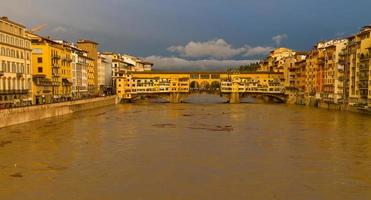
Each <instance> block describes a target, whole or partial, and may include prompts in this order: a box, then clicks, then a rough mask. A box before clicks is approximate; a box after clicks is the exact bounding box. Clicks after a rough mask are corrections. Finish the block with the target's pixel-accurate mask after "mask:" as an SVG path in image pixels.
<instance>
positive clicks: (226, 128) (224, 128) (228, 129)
mask: <svg viewBox="0 0 371 200" xmlns="http://www.w3.org/2000/svg"><path fill="white" fill-rule="evenodd" d="M188 128H189V129H194V130H207V131H218V132H219V131H220V132H222V131H224V132H231V131H233V130H234V129H233V127H232V126H215V127H188Z"/></svg>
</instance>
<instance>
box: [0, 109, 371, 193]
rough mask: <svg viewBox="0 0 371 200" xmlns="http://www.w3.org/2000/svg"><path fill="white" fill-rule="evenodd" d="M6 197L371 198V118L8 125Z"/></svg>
mask: <svg viewBox="0 0 371 200" xmlns="http://www.w3.org/2000/svg"><path fill="white" fill-rule="evenodd" d="M0 199H1V200H8V199H9V200H28V199H30V200H34V199H48V200H52V199H53V200H54V199H57V200H59V199H60V200H67V199H71V200H74V199H77V200H80V199H81V200H85V199H89V200H101V199H128V200H147V199H150V200H167V199H169V200H178V199H179V200H183V199H184V200H186V199H187V200H188V199H195V200H206V199H210V200H219V199H223V200H224V199H232V200H234V199H236V200H239V199H241V200H242V199H308V200H309V199H357V200H362V199H365V200H366V199H371V117H370V116H367V115H361V114H355V113H347V112H337V111H328V110H322V109H314V108H310V107H302V106H289V105H281V104H279V105H278V104H239V105H229V104H125V105H116V106H109V107H105V108H100V109H96V110H90V111H86V112H80V113H76V114H72V115H66V116H63V117H58V118H52V119H47V120H43V121H38V122H32V123H27V124H22V125H18V126H13V127H8V128H4V129H0Z"/></svg>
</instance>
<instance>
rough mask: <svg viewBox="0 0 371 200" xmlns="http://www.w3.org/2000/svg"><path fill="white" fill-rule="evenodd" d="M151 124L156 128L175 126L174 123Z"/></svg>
mask: <svg viewBox="0 0 371 200" xmlns="http://www.w3.org/2000/svg"><path fill="white" fill-rule="evenodd" d="M152 126H154V127H157V128H175V127H176V126H175V124H153V125H152Z"/></svg>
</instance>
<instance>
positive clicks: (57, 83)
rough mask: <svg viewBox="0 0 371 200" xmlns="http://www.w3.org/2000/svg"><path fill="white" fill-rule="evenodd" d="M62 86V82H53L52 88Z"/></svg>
mask: <svg viewBox="0 0 371 200" xmlns="http://www.w3.org/2000/svg"><path fill="white" fill-rule="evenodd" d="M60 85H61V83H60V82H57V81H53V82H52V86H60Z"/></svg>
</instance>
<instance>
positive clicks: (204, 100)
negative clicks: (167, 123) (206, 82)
mask: <svg viewBox="0 0 371 200" xmlns="http://www.w3.org/2000/svg"><path fill="white" fill-rule="evenodd" d="M183 102H184V103H190V104H209V103H212V104H218V103H220V104H221V103H227V102H228V100H227V99H225V98H223V97H220V96H218V95H213V94H193V95H190V96H189V97H187V98H185V99H184V100H183Z"/></svg>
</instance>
